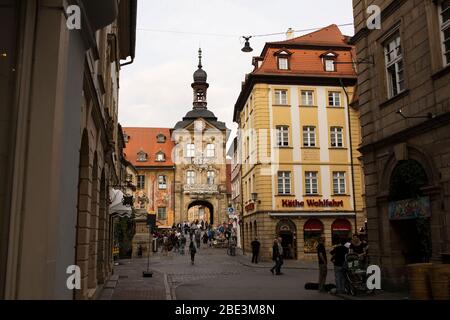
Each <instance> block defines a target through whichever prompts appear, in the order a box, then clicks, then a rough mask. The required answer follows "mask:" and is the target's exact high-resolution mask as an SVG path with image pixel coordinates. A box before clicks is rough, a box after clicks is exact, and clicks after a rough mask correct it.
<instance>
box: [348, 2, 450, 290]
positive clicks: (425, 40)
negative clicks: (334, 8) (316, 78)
mask: <svg viewBox="0 0 450 320" xmlns="http://www.w3.org/2000/svg"><path fill="white" fill-rule="evenodd" d="M353 3H354V5H353V7H354V16H355V26H356V34H355V36H354V37H353V40H352V42H353V43H354V44H355V45H356V51H357V57H358V60H361V61H369V62H371V63H366V64H361V65H360V66H359V70H358V71H359V75H358V83H359V86H358V88H359V90H358V92H359V94H358V96H359V99H358V104H359V109H360V119H361V126H362V146H361V149H360V151H361V152H362V155H363V163H364V171H365V181H366V190H367V193H366V202H367V215H368V235H369V245H370V258H371V262H372V263H374V264H378V265H380V266H381V270H382V273H383V275H382V279H383V281H384V285H385V287H388V286H391V287H395V288H404V287H405V286H406V283H407V278H406V275H407V272H406V265H407V264H414V263H421V262H428V261H431V262H435V263H439V262H440V261H441V255H442V254H443V253H446V252H447V253H448V252H449V251H450V225H449V221H450V214H449V208H450V144H449V142H450V130H449V129H450V91H449V83H450V53H449V52H450V51H449V50H450V1H441V0H439V1H433V0H424V1H381V0H380V1H371V3H370V4H372V5H378V6H379V7H380V9H381V16H380V18H381V24H380V26H379V28H371V29H369V28H368V24H367V21H368V20H369V22H372V21H371V19H370V17H369V16H368V14H367V13H366V10H367V6H368V3H367V2H366V1H361V0H354V1H353ZM369 25H370V24H369Z"/></svg>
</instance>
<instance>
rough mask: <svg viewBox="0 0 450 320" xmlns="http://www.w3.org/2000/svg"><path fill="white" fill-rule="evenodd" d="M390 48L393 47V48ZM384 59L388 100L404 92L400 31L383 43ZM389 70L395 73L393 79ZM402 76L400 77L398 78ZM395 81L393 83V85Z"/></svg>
mask: <svg viewBox="0 0 450 320" xmlns="http://www.w3.org/2000/svg"><path fill="white" fill-rule="evenodd" d="M392 46H395V47H394V48H393V47H392ZM384 59H385V64H386V66H385V68H386V80H387V88H388V98H389V99H390V98H393V97H395V96H398V95H399V94H401V93H402V92H403V91H405V70H404V63H403V53H402V39H401V36H400V31H399V30H397V31H396V32H394V34H393V35H392V36H391V37H389V39H388V40H387V41H385V43H384ZM391 70H393V71H395V79H394V78H393V77H392V73H391V72H390V71H391ZM400 75H402V76H400ZM394 81H395V83H394Z"/></svg>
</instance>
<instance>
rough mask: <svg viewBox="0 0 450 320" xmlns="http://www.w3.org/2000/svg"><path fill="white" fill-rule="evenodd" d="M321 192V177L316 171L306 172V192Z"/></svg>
mask: <svg viewBox="0 0 450 320" xmlns="http://www.w3.org/2000/svg"><path fill="white" fill-rule="evenodd" d="M318 193H319V179H318V173H317V172H316V171H306V172H305V194H307V195H317V194H318Z"/></svg>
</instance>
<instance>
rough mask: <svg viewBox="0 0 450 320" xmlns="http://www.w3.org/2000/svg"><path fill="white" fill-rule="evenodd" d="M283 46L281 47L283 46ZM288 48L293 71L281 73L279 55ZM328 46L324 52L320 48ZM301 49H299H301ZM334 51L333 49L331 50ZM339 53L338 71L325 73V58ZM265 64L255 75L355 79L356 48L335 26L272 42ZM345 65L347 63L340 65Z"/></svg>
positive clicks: (267, 47)
mask: <svg viewBox="0 0 450 320" xmlns="http://www.w3.org/2000/svg"><path fill="white" fill-rule="evenodd" d="M280 45H281V47H280ZM283 45H286V51H289V52H290V53H291V55H290V58H289V70H279V69H278V64H277V56H276V53H278V52H279V51H280V48H283ZM317 45H320V46H325V47H324V49H321V48H317V47H316V46H317ZM297 46H298V47H297ZM331 48H333V49H332V50H330V49H331ZM330 51H332V52H334V53H336V54H337V58H336V62H338V64H336V70H337V72H327V71H325V70H324V64H323V61H322V55H323V54H325V53H328V52H330ZM262 54H263V62H262V64H261V66H260V67H259V68H257V69H256V70H255V71H253V74H266V75H270V74H273V75H296V76H324V77H339V76H355V77H356V73H355V70H354V68H353V65H352V63H351V62H352V61H353V57H352V54H353V48H352V46H350V45H348V44H347V43H346V40H345V36H343V35H342V33H341V31H340V30H339V28H338V27H337V26H336V25H331V26H328V27H326V28H323V29H320V30H318V31H316V32H313V33H310V34H307V35H304V36H301V37H298V38H294V39H290V40H286V41H280V42H269V43H267V44H266V47H265V48H264V50H263V52H262ZM339 62H345V63H339Z"/></svg>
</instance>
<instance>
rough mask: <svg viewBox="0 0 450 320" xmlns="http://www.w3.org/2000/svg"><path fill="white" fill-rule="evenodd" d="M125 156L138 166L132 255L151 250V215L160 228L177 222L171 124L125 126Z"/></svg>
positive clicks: (165, 227)
mask: <svg viewBox="0 0 450 320" xmlns="http://www.w3.org/2000/svg"><path fill="white" fill-rule="evenodd" d="M124 135H125V141H126V148H125V150H124V152H125V157H126V159H128V161H130V162H131V163H132V164H133V166H134V167H135V168H136V171H137V173H136V175H135V177H134V184H135V185H136V190H135V192H134V193H133V198H134V209H135V223H136V233H135V235H134V237H133V243H132V246H133V249H132V256H133V257H137V256H138V255H139V254H140V253H141V252H142V256H146V255H147V254H148V253H149V252H150V249H149V239H148V238H149V230H148V226H147V215H151V216H153V219H152V220H154V221H155V225H154V226H153V227H155V228H158V229H159V230H165V229H170V228H171V227H172V225H173V224H174V221H175V220H174V219H175V211H174V208H175V207H174V194H173V191H174V182H175V166H174V162H173V160H172V151H173V146H174V144H173V142H172V140H171V137H170V129H169V128H124ZM139 247H140V248H141V249H139Z"/></svg>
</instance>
